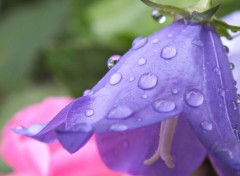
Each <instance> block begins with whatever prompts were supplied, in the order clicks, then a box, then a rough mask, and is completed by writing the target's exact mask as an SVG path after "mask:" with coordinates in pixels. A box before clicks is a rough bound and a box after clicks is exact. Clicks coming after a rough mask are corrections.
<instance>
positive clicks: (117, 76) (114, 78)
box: [109, 73, 122, 85]
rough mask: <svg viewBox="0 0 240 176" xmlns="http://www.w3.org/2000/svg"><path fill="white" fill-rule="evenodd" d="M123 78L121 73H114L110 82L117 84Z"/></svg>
mask: <svg viewBox="0 0 240 176" xmlns="http://www.w3.org/2000/svg"><path fill="white" fill-rule="evenodd" d="M121 79H122V74H121V73H114V74H113V75H112V76H111V77H110V81H109V83H110V84H111V85H116V84H118V83H119V82H120V81H121Z"/></svg>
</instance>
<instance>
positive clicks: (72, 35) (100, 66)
mask: <svg viewBox="0 0 240 176" xmlns="http://www.w3.org/2000/svg"><path fill="white" fill-rule="evenodd" d="M159 2H160V1H159ZM194 2H196V0H188V1H186V0H161V3H165V4H174V5H176V6H180V7H181V6H182V7H184V6H189V5H192V4H193V3H194ZM236 9H240V3H239V2H238V1H237V0H223V1H222V7H221V9H220V10H219V12H218V15H219V16H223V15H225V14H227V13H230V12H232V11H234V10H236ZM150 14H151V9H150V8H149V7H147V6H145V5H144V4H143V3H141V1H140V0H41V1H40V0H0V128H2V127H3V125H4V123H5V122H6V121H7V120H8V119H9V118H10V117H11V116H12V115H13V114H14V113H15V112H17V111H18V110H20V109H21V108H22V107H24V106H26V105H29V104H32V103H35V102H39V101H41V100H42V99H43V98H44V97H46V96H60V95H68V96H72V97H78V96H81V95H82V93H83V91H84V90H85V89H89V88H91V87H92V86H93V85H95V84H96V82H97V81H98V80H99V79H100V78H101V77H102V76H103V75H104V74H105V73H106V72H107V70H108V68H107V66H106V62H107V60H108V58H109V56H111V55H113V54H120V55H122V54H124V53H125V52H126V51H127V50H128V48H129V47H130V46H131V42H132V40H133V39H134V38H135V37H137V36H147V35H150V34H151V33H153V32H154V31H156V30H158V29H160V28H162V27H163V26H165V25H167V24H169V23H170V22H171V19H170V18H167V21H166V22H165V23H163V24H159V23H157V22H155V21H154V20H153V19H152V17H151V15H150ZM8 170H9V168H8V167H7V166H6V165H5V164H4V162H3V161H0V172H4V171H8Z"/></svg>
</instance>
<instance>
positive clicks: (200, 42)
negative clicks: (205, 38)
mask: <svg viewBox="0 0 240 176" xmlns="http://www.w3.org/2000/svg"><path fill="white" fill-rule="evenodd" d="M192 44H194V45H196V46H200V47H202V46H203V45H204V44H203V42H202V40H193V41H192Z"/></svg>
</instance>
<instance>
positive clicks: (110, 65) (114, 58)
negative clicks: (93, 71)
mask: <svg viewBox="0 0 240 176" xmlns="http://www.w3.org/2000/svg"><path fill="white" fill-rule="evenodd" d="M120 59H121V56H120V55H113V56H111V57H110V58H109V59H108V61H107V66H108V68H109V69H111V68H113V67H114V66H115V65H116V64H117V63H118V61H119V60H120Z"/></svg>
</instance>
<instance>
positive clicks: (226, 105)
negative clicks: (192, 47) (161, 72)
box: [184, 29, 240, 168]
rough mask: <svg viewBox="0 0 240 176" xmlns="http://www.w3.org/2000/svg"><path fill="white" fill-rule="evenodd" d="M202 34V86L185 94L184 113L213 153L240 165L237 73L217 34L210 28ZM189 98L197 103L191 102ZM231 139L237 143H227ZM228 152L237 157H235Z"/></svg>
mask: <svg viewBox="0 0 240 176" xmlns="http://www.w3.org/2000/svg"><path fill="white" fill-rule="evenodd" d="M202 35H203V36H204V38H203V39H204V43H205V46H204V50H203V51H202V53H203V54H201V55H199V58H198V59H200V60H202V62H201V63H200V65H199V67H202V72H199V73H198V74H196V75H195V76H196V77H198V78H199V85H198V86H199V89H198V91H196V89H195V90H191V91H189V92H190V94H188V93H187V94H186V95H185V101H186V107H185V108H184V114H185V115H186V116H187V117H188V120H189V122H190V123H191V126H192V127H193V130H194V132H195V133H196V135H197V136H198V138H199V139H200V140H201V142H202V143H203V144H204V145H205V147H206V148H207V149H208V151H209V152H210V153H211V155H212V157H216V158H215V159H216V160H218V159H220V160H222V161H221V162H223V163H225V164H227V165H228V166H229V167H232V168H236V167H237V168H239V167H240V157H239V156H240V155H239V151H240V147H237V146H239V143H240V141H239V140H238V139H239V136H238V135H239V129H240V128H239V127H240V126H239V124H240V119H239V114H238V105H237V94H236V88H235V86H234V84H233V82H234V80H233V76H232V73H231V70H230V68H229V62H228V59H227V56H226V54H225V53H224V51H223V46H222V44H221V41H220V39H219V37H218V36H217V34H216V33H215V32H214V31H213V30H211V29H207V30H204V31H203V34H202ZM186 97H187V98H186ZM189 100H191V101H192V102H195V104H196V105H197V106H191V104H189V103H188V101H189ZM230 141H231V144H233V146H232V145H225V143H226V142H230ZM233 148H235V149H234V150H233ZM222 151H224V152H222ZM228 153H232V154H233V155H235V156H236V157H235V158H231V157H230V156H231V155H228Z"/></svg>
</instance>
